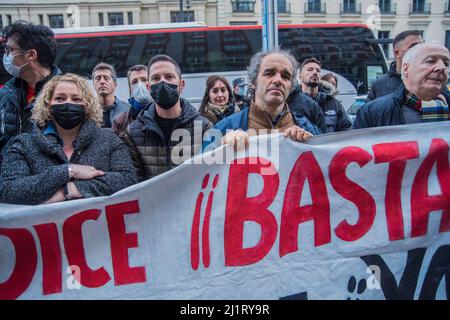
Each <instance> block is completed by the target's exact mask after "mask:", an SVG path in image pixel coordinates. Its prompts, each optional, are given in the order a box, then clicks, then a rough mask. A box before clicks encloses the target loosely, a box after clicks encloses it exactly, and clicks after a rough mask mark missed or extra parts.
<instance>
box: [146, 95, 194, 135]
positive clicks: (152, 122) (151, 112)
mask: <svg viewBox="0 0 450 320" xmlns="http://www.w3.org/2000/svg"><path fill="white" fill-rule="evenodd" d="M180 103H181V114H180V116H179V117H178V118H177V126H178V125H182V124H184V123H187V122H189V121H191V120H192V119H194V118H195V117H197V116H198V115H199V113H198V112H197V110H196V109H195V108H194V107H193V106H192V105H191V104H190V103H189V102H188V101H187V100H186V99H184V98H180ZM138 120H139V121H140V122H141V123H142V131H145V130H150V131H154V132H157V133H162V132H161V129H160V128H159V126H158V121H157V119H156V105H155V103H154V102H152V103H151V104H150V105H149V107H148V108H147V109H146V110H145V111H144V112H143V113H141V114H140V115H139V117H138Z"/></svg>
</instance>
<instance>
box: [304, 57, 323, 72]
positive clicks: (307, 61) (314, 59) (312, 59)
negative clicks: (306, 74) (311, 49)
mask: <svg viewBox="0 0 450 320" xmlns="http://www.w3.org/2000/svg"><path fill="white" fill-rule="evenodd" d="M308 63H315V64H318V65H319V67H321V68H322V64H321V63H320V61H319V60H317V59H316V58H306V59H305V60H303V62H302V64H301V66H300V72H301V71H302V70H303V67H304V66H306V65H307V64H308Z"/></svg>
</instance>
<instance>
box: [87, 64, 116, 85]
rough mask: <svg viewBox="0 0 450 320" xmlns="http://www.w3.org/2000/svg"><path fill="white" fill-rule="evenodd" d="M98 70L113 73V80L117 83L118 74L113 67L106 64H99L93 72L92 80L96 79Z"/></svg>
mask: <svg viewBox="0 0 450 320" xmlns="http://www.w3.org/2000/svg"><path fill="white" fill-rule="evenodd" d="M98 70H108V71H109V72H111V78H112V79H113V80H114V82H116V83H117V73H116V70H114V67H113V66H112V65H110V64H108V63H104V62H100V63H98V64H97V65H96V66H95V67H94V69H93V70H92V79H94V76H95V72H96V71H98Z"/></svg>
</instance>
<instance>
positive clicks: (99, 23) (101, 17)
mask: <svg viewBox="0 0 450 320" xmlns="http://www.w3.org/2000/svg"><path fill="white" fill-rule="evenodd" d="M98 25H99V26H104V25H105V21H104V20H103V12H99V13H98Z"/></svg>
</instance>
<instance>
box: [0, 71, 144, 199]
mask: <svg viewBox="0 0 450 320" xmlns="http://www.w3.org/2000/svg"><path fill="white" fill-rule="evenodd" d="M32 112H33V114H32V120H33V121H34V122H35V123H36V126H35V128H34V130H33V132H32V133H24V134H21V135H19V136H17V137H16V138H15V141H14V142H13V143H12V145H11V146H10V147H9V148H8V150H7V151H6V154H5V157H4V160H3V163H2V168H1V181H0V197H1V200H2V201H3V202H7V203H17V204H40V203H52V202H59V201H64V200H70V199H78V198H89V197H97V196H107V195H111V194H113V193H115V192H117V191H119V190H121V189H123V188H126V187H128V186H130V185H132V184H134V183H136V182H137V177H136V171H135V169H134V167H133V162H132V159H131V156H130V153H129V151H128V148H127V147H126V146H125V144H124V143H123V142H122V141H121V140H120V138H119V137H117V136H116V135H115V134H114V133H113V132H112V131H111V130H110V129H103V128H101V127H100V125H101V122H102V119H103V113H102V108H101V106H100V104H99V103H98V101H97V100H96V98H95V97H94V95H93V93H92V90H91V89H90V87H89V85H88V83H87V81H86V80H85V79H83V78H81V77H80V76H77V75H75V74H70V73H68V74H65V75H59V76H55V77H53V78H52V79H51V80H49V81H48V82H47V83H46V84H45V86H44V88H43V89H42V91H41V93H40V95H39V96H38V98H37V100H36V104H35V106H34V108H33V111H32Z"/></svg>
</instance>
